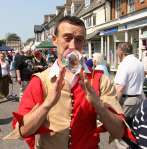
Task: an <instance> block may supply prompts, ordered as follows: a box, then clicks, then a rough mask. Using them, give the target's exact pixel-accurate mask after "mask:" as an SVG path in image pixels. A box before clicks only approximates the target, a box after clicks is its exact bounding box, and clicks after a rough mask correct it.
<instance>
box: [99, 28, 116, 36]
mask: <svg viewBox="0 0 147 149" xmlns="http://www.w3.org/2000/svg"><path fill="white" fill-rule="evenodd" d="M115 32H118V28H110V29H107V30H104V31H101V32H100V35H101V36H102V35H111V34H113V33H115Z"/></svg>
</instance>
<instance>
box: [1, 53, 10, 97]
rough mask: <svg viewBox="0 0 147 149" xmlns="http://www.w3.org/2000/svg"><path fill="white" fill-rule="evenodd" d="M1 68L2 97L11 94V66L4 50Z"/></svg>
mask: <svg viewBox="0 0 147 149" xmlns="http://www.w3.org/2000/svg"><path fill="white" fill-rule="evenodd" d="M0 68H1V74H0V98H5V97H7V96H8V94H9V82H10V66H9V63H8V61H6V60H5V54H4V53H2V52H1V53H0Z"/></svg>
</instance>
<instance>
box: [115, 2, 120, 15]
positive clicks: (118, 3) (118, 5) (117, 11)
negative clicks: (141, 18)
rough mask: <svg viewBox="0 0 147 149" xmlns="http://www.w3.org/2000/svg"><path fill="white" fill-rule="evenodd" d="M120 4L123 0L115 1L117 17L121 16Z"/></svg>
mask: <svg viewBox="0 0 147 149" xmlns="http://www.w3.org/2000/svg"><path fill="white" fill-rule="evenodd" d="M120 4H121V0H116V1H115V8H116V9H115V16H116V18H118V17H120V16H121V11H120Z"/></svg>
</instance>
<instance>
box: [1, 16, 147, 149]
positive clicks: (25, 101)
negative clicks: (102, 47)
mask: <svg viewBox="0 0 147 149" xmlns="http://www.w3.org/2000/svg"><path fill="white" fill-rule="evenodd" d="M52 40H53V44H54V45H55V46H56V47H57V51H58V52H57V53H58V55H57V59H56V61H55V62H54V63H53V65H52V66H50V67H48V68H47V66H48V65H47V63H46V61H44V60H43V57H42V56H41V53H40V52H39V51H37V52H35V53H34V56H32V54H31V53H30V51H28V50H27V51H24V53H19V54H18V55H15V58H14V59H13V60H12V62H14V64H12V65H14V68H15V71H16V78H17V81H18V82H19V83H20V85H21V93H23V94H21V95H20V99H21V100H20V105H19V107H18V111H17V113H14V119H13V127H14V130H13V131H12V132H11V133H10V134H8V135H7V136H6V137H4V140H5V139H18V138H24V139H25V141H26V142H27V143H28V145H29V147H30V149H34V148H39V149H48V148H52V149H59V148H61V149H66V148H71V149H81V148H84V149H98V148H99V146H98V143H99V141H100V140H99V135H100V133H101V132H106V131H108V132H109V133H110V138H111V140H114V139H115V143H116V146H117V148H118V149H121V148H122V149H123V148H124V149H128V148H129V149H131V148H132V149H135V148H134V146H135V147H137V148H138V149H139V148H141V149H144V148H147V143H144V142H146V141H147V139H146V136H147V133H145V130H146V127H145V126H146V125H145V122H146V121H147V119H146V115H147V111H144V112H142V111H143V110H145V109H146V107H147V106H146V105H145V103H146V100H145V99H144V96H143V82H144V67H143V64H142V63H141V62H140V61H139V60H138V59H137V58H136V57H135V56H134V55H133V47H132V45H131V44H130V43H128V42H123V43H120V44H119V45H118V49H117V54H118V57H119V59H120V65H119V67H118V70H117V73H116V76H115V79H114V82H112V81H111V78H110V70H109V67H108V65H107V63H106V61H105V60H104V56H103V55H102V54H100V53H94V54H93V57H92V59H89V60H86V61H85V58H83V56H82V53H83V48H84V45H85V40H86V28H85V25H84V23H83V21H82V20H80V19H79V18H77V17H75V16H65V17H63V18H61V19H60V20H59V21H58V23H57V24H56V28H55V32H54V35H53V37H52ZM26 63H27V65H26ZM1 64H3V63H1ZM132 66H133V67H132ZM6 67H7V64H6ZM44 69H45V70H44ZM38 72H39V73H38ZM28 82H29V83H28ZM26 86H27V87H26ZM24 89H25V90H24ZM97 120H98V121H99V125H97ZM128 132H129V133H128ZM134 132H135V133H134ZM38 135H39V137H36V136H38ZM125 140H130V142H128V141H127V142H126V141H125ZM132 142H133V145H134V146H133V145H132V144H131V143H132Z"/></svg>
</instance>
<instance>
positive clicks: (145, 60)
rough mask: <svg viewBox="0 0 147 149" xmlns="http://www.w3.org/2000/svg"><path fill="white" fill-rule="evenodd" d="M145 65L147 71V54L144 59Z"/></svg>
mask: <svg viewBox="0 0 147 149" xmlns="http://www.w3.org/2000/svg"><path fill="white" fill-rule="evenodd" d="M142 63H143V66H144V71H147V56H144V58H143V60H142Z"/></svg>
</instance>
